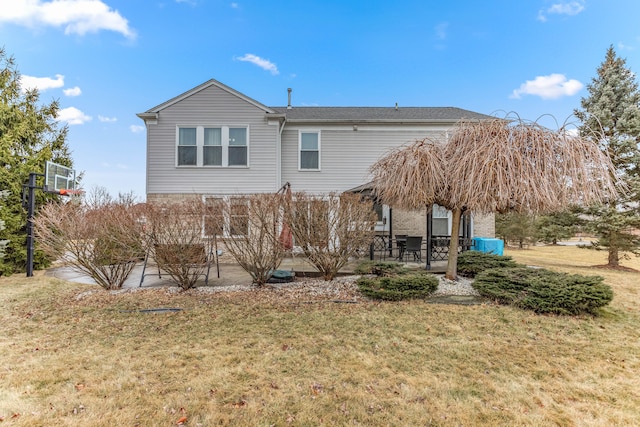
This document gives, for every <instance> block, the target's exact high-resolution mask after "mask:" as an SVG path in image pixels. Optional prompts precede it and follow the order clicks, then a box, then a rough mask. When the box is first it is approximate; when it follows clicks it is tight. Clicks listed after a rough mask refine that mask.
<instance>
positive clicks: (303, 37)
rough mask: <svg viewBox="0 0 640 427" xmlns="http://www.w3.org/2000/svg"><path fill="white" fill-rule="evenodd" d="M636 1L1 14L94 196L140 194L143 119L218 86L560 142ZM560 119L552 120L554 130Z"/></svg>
mask: <svg viewBox="0 0 640 427" xmlns="http://www.w3.org/2000/svg"><path fill="white" fill-rule="evenodd" d="M639 19H640V2H638V1H637V0H606V1H605V0H569V1H566V0H495V1H489V0H485V1H479V0H449V1H434V0H431V1H430V0H406V1H405V0H396V1H377V0H369V1H366V2H365V1H355V0H352V1H349V0H306V1H294V0H288V1H285V0H272V1H268V2H267V1H258V0H237V1H229V0H144V1H143V0H55V1H51V0H0V40H1V42H0V43H1V45H3V46H4V48H5V50H6V51H7V53H8V54H10V55H13V56H14V57H15V59H16V61H17V64H18V68H19V70H20V72H21V74H22V75H23V81H22V82H23V86H25V87H38V88H39V89H40V90H41V98H42V100H43V101H45V102H49V101H51V100H52V99H58V100H60V103H61V107H62V111H61V117H60V120H61V121H63V122H66V123H68V124H69V138H68V142H69V146H70V148H71V150H72V156H73V160H74V162H75V167H76V169H77V170H78V171H83V172H84V181H83V183H84V187H85V188H86V189H90V188H92V187H94V186H103V187H105V188H107V190H109V191H110V192H111V193H112V194H114V195H117V193H118V192H129V191H133V192H134V193H135V194H136V195H137V196H138V197H139V198H140V199H143V198H144V193H145V150H146V146H145V143H146V142H145V130H144V127H143V122H142V121H141V120H140V119H138V118H137V117H136V113H140V112H143V111H145V110H147V109H149V108H151V107H153V106H155V105H157V104H160V103H162V102H164V101H166V100H168V99H170V98H172V97H174V96H176V95H179V94H180V93H182V92H184V91H187V90H189V89H191V88H192V87H194V86H196V85H198V84H200V83H203V82H204V81H206V80H209V79H210V78H215V79H216V80H218V81H220V82H222V83H224V84H226V85H228V86H231V87H233V88H234V89H236V90H238V91H240V92H242V93H244V94H246V95H247V96H249V97H251V98H254V99H256V100H257V101H259V102H262V103H263V104H266V105H268V106H282V105H286V102H287V88H289V87H291V88H293V105H294V106H296V105H298V106H316V105H317V106H393V105H395V103H396V102H397V103H398V104H399V105H400V106H455V107H460V108H465V109H469V110H473V111H477V112H480V113H484V114H495V115H499V116H504V115H505V114H506V113H507V112H515V113H517V114H518V115H519V116H520V117H522V118H524V119H528V120H536V119H538V118H540V117H542V116H544V117H543V118H542V119H541V120H540V121H541V123H543V124H545V125H547V126H550V127H555V122H556V121H557V122H559V123H560V124H562V123H563V122H565V121H566V120H567V119H569V120H571V117H570V116H571V114H572V112H573V110H574V109H575V108H578V107H579V105H580V98H581V97H584V96H587V90H586V85H587V84H589V83H590V82H591V79H592V78H593V77H594V76H595V75H596V68H597V67H598V66H599V65H600V63H601V62H602V61H603V59H604V56H605V52H606V49H607V48H608V47H609V46H610V45H613V46H614V48H615V49H616V51H617V52H618V54H619V55H620V56H621V57H623V58H626V60H627V65H628V67H629V68H631V70H633V71H634V72H639V71H640V59H639V56H638V54H639V52H640V25H638V20H639ZM545 115H550V116H551V117H553V119H551V118H549V116H545Z"/></svg>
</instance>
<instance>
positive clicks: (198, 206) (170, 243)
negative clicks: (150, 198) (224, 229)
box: [144, 198, 215, 290]
mask: <svg viewBox="0 0 640 427" xmlns="http://www.w3.org/2000/svg"><path fill="white" fill-rule="evenodd" d="M208 214H209V215H210V214H211V212H207V209H206V206H205V204H204V202H203V201H202V200H200V199H198V198H193V199H187V200H184V201H181V202H176V203H147V204H146V206H145V208H144V217H145V220H146V224H145V239H144V240H145V244H146V246H147V250H148V251H149V252H150V254H151V256H152V257H153V259H154V260H155V261H156V263H157V264H158V267H159V268H160V269H161V270H163V271H165V272H166V273H168V274H169V276H171V278H172V279H173V280H174V281H175V282H176V283H177V284H178V285H179V286H180V287H181V288H182V289H185V290H186V289H190V288H193V287H194V286H195V285H196V282H197V281H198V278H199V277H200V276H202V275H204V274H205V271H206V269H207V267H208V263H209V262H210V260H211V257H212V254H213V250H214V246H213V245H214V244H215V242H214V240H213V239H209V238H207V237H205V235H204V229H203V219H204V218H205V215H208Z"/></svg>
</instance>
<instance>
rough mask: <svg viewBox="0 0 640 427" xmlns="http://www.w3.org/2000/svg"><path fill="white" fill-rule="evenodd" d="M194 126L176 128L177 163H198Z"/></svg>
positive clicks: (186, 164) (191, 164)
mask: <svg viewBox="0 0 640 427" xmlns="http://www.w3.org/2000/svg"><path fill="white" fill-rule="evenodd" d="M196 134H197V129H196V128H179V129H178V165H180V166H196V165H197V164H198V145H197V137H196Z"/></svg>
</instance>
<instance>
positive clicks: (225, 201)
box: [203, 196, 249, 237]
mask: <svg viewBox="0 0 640 427" xmlns="http://www.w3.org/2000/svg"><path fill="white" fill-rule="evenodd" d="M204 203H205V208H206V211H205V215H204V218H203V235H204V236H205V237H214V236H220V237H222V236H228V237H232V236H236V237H239V236H246V235H247V234H248V233H249V204H248V200H247V199H246V198H244V197H231V198H222V197H215V196H213V197H211V196H205V197H204Z"/></svg>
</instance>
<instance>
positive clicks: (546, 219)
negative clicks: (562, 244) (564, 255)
mask: <svg viewBox="0 0 640 427" xmlns="http://www.w3.org/2000/svg"><path fill="white" fill-rule="evenodd" d="M582 223H583V221H582V219H580V218H579V217H578V215H577V214H576V213H574V212H573V211H571V210H567V211H563V212H557V213H553V214H550V215H543V216H541V217H540V218H538V219H537V221H536V224H535V227H536V237H537V238H538V240H541V241H543V242H545V243H551V244H554V245H556V244H557V243H558V241H559V240H566V239H569V238H571V237H573V236H575V234H576V231H577V230H578V227H579V226H580V225H582Z"/></svg>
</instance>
